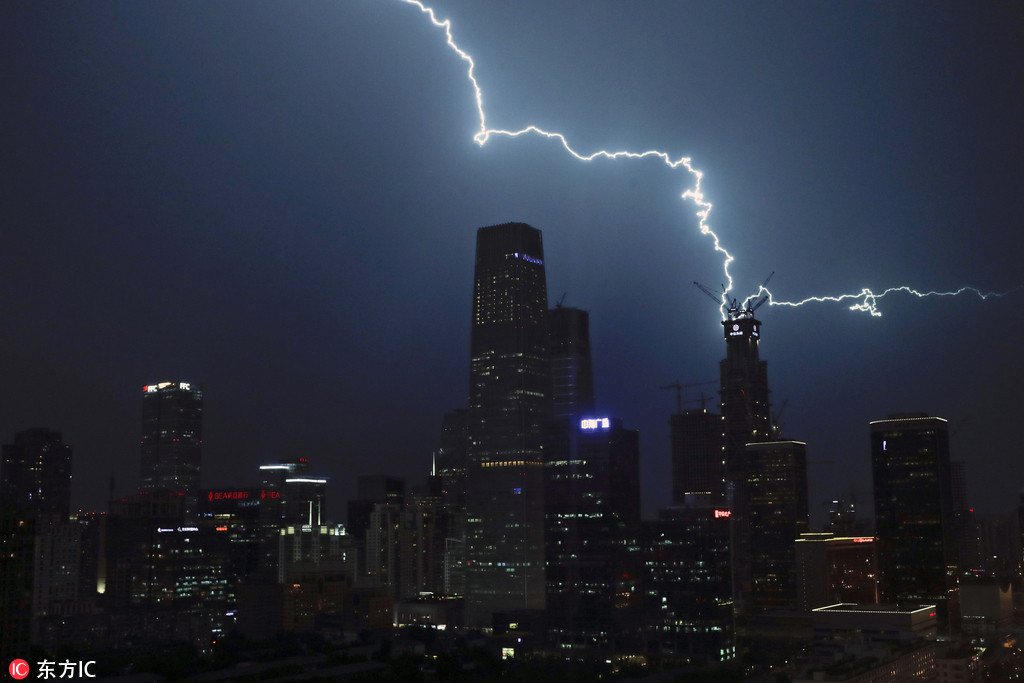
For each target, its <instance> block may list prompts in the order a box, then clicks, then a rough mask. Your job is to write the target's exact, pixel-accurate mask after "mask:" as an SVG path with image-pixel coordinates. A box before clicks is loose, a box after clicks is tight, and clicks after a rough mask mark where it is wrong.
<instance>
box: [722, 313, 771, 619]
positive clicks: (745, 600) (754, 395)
mask: <svg viewBox="0 0 1024 683" xmlns="http://www.w3.org/2000/svg"><path fill="white" fill-rule="evenodd" d="M722 326H723V328H724V330H723V331H724V333H725V347H726V357H725V359H724V360H723V361H722V362H721V364H720V370H721V377H722V390H721V391H722V393H721V396H722V418H723V440H724V443H723V445H724V449H725V466H726V499H727V504H728V507H729V508H730V509H731V511H732V517H731V518H730V521H731V523H732V546H731V550H732V572H733V603H734V609H735V610H736V612H737V613H738V614H743V613H744V612H745V611H746V609H747V607H748V604H749V598H750V592H751V582H752V580H753V579H752V576H751V549H750V534H751V530H750V511H749V498H750V494H749V491H748V484H747V482H748V477H749V471H748V469H749V468H748V466H747V452H746V446H747V444H748V443H752V442H757V441H767V440H768V439H769V438H770V426H771V419H770V405H769V403H768V363H767V362H766V361H763V360H761V358H760V355H759V353H758V343H759V342H760V339H761V323H760V321H759V320H757V319H756V318H754V314H753V311H752V310H750V309H748V310H746V311H742V312H737V311H736V310H735V309H730V312H729V317H728V319H726V320H723V321H722Z"/></svg>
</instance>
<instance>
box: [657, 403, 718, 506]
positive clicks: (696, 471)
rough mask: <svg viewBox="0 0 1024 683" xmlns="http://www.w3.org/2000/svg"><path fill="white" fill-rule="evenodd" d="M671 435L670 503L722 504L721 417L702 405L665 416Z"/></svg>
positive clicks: (692, 504)
mask: <svg viewBox="0 0 1024 683" xmlns="http://www.w3.org/2000/svg"><path fill="white" fill-rule="evenodd" d="M669 428H670V429H671V438H672V504H673V505H690V506H701V507H712V506H719V507H721V506H723V505H725V491H726V469H725V453H724V452H723V449H722V416H721V415H719V414H717V413H712V412H709V411H708V410H707V409H706V408H703V407H701V408H697V409H694V410H684V411H683V412H681V413H676V414H674V415H672V416H671V417H670V418H669Z"/></svg>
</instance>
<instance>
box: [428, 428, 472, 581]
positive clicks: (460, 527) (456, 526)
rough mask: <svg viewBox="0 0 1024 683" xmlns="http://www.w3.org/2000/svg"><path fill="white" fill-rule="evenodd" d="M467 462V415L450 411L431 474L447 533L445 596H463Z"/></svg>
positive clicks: (445, 541) (445, 540)
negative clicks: (436, 484)
mask: <svg viewBox="0 0 1024 683" xmlns="http://www.w3.org/2000/svg"><path fill="white" fill-rule="evenodd" d="M468 462H469V411H468V410H466V409H465V408H462V409H458V410H451V411H449V412H447V413H445V414H444V417H443V418H442V421H441V437H440V439H439V440H438V444H437V451H436V452H435V455H434V472H435V474H436V475H437V477H438V478H439V479H440V480H441V505H442V507H443V510H444V515H445V517H446V519H447V524H448V529H447V531H446V534H445V538H444V549H443V557H444V560H443V561H444V589H443V592H444V594H445V595H465V594H466V466H467V463H468Z"/></svg>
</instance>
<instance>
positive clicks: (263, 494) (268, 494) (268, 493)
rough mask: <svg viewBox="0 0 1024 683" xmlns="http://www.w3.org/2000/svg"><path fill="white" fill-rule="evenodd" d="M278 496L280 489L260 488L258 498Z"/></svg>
mask: <svg viewBox="0 0 1024 683" xmlns="http://www.w3.org/2000/svg"><path fill="white" fill-rule="evenodd" d="M280 497H281V492H280V491H267V490H266V489H261V490H260V499H263V498H280Z"/></svg>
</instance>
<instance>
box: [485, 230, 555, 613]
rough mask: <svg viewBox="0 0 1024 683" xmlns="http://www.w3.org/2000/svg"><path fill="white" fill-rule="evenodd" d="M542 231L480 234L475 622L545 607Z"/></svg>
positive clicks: (547, 384) (547, 386)
mask: <svg viewBox="0 0 1024 683" xmlns="http://www.w3.org/2000/svg"><path fill="white" fill-rule="evenodd" d="M547 310H548V306H547V284H546V281H545V276H544V247H543V242H542V239H541V233H540V231H539V230H537V229H536V228H533V227H530V226H529V225H526V224H524V223H506V224H503V225H495V226H492V227H487V228H480V229H479V230H478V231H477V242H476V268H475V271H474V283H473V318H472V327H471V336H470V356H471V358H470V371H469V424H468V433H469V462H468V466H467V471H466V545H467V548H466V550H467V553H466V554H467V566H466V569H467V571H466V584H467V587H466V591H467V620H468V621H469V623H470V624H472V625H478V626H490V625H491V615H493V614H494V613H495V612H498V611H509V610H519V609H543V608H544V495H543V486H544V474H543V442H544V428H545V425H546V422H547V420H548V418H549V416H550V405H549V402H550V392H551V378H550V372H549V360H548V326H547Z"/></svg>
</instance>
